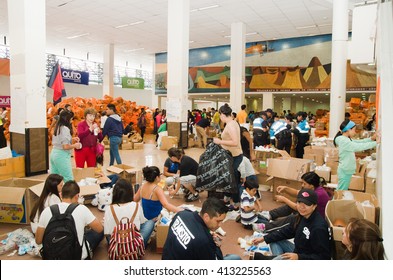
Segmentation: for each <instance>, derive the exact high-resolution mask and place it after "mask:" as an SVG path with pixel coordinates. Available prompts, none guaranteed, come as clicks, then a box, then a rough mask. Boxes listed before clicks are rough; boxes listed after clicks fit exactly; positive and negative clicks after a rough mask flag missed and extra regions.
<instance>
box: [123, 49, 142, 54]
mask: <svg viewBox="0 0 393 280" xmlns="http://www.w3.org/2000/svg"><path fill="white" fill-rule="evenodd" d="M144 49H145V48H138V49H131V50H125V51H124V52H127V53H128V52H136V51H141V50H144Z"/></svg>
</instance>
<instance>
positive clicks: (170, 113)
mask: <svg viewBox="0 0 393 280" xmlns="http://www.w3.org/2000/svg"><path fill="white" fill-rule="evenodd" d="M189 21H190V0H169V1H168V84H167V87H168V91H167V98H168V100H167V103H166V110H167V120H168V122H186V121H187V109H190V107H189V106H190V102H189V101H188V51H189V32H190V31H189V25H190V22H189Z"/></svg>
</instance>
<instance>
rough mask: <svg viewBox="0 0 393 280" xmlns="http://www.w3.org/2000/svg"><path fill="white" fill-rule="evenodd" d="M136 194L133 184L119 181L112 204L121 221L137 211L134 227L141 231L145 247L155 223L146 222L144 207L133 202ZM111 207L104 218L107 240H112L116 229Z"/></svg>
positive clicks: (115, 187)
mask: <svg viewBox="0 0 393 280" xmlns="http://www.w3.org/2000/svg"><path fill="white" fill-rule="evenodd" d="M133 199H134V192H133V190H132V186H131V184H130V183H129V182H128V181H127V180H125V179H119V180H118V181H117V182H116V184H115V186H114V187H113V197H112V204H111V207H113V210H114V211H115V214H116V217H117V218H118V220H119V221H120V219H121V218H123V217H127V218H129V219H131V218H132V216H133V215H134V212H135V211H138V212H137V215H136V216H135V218H134V225H135V227H136V228H137V229H138V230H139V231H140V233H141V235H142V237H143V241H144V244H145V247H146V246H147V242H148V241H149V238H150V236H151V233H152V232H153V229H154V221H149V220H146V218H145V216H144V215H143V210H142V207H141V206H140V205H139V204H138V203H136V202H134V201H133ZM111 207H106V209H105V216H104V234H105V236H106V239H107V240H108V243H109V239H110V235H111V234H112V232H113V229H114V228H115V227H116V221H115V218H114V217H113V215H112V210H111Z"/></svg>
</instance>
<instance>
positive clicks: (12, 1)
mask: <svg viewBox="0 0 393 280" xmlns="http://www.w3.org/2000/svg"><path fill="white" fill-rule="evenodd" d="M45 26H46V24H45V0H37V1H29V0H8V28H9V34H10V54H11V56H10V57H11V59H10V74H11V75H10V89H11V90H10V91H11V106H12V110H11V125H10V131H11V132H16V133H20V134H25V128H45V127H46V54H45V46H46V27H45Z"/></svg>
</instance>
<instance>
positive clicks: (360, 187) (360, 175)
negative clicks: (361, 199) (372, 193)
mask: <svg viewBox="0 0 393 280" xmlns="http://www.w3.org/2000/svg"><path fill="white" fill-rule="evenodd" d="M366 170H367V166H366V164H359V161H357V165H356V173H355V174H354V175H352V178H351V182H350V184H349V189H350V190H353V191H361V192H363V191H364V183H365V178H364V176H365V174H366Z"/></svg>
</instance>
